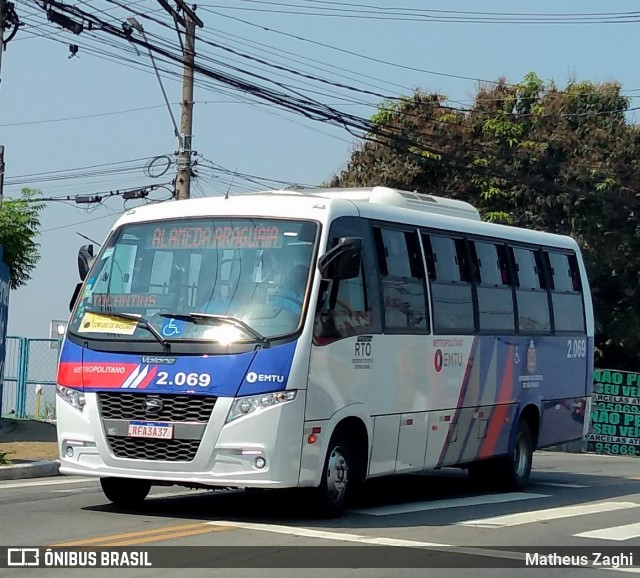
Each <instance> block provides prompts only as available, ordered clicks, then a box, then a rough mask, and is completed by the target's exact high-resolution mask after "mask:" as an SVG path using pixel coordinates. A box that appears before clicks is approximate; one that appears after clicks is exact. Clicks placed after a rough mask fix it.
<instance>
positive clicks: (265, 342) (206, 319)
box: [160, 313, 271, 349]
mask: <svg viewBox="0 0 640 578" xmlns="http://www.w3.org/2000/svg"><path fill="white" fill-rule="evenodd" d="M160 317H168V318H169V319H178V320H180V321H190V322H191V323H195V324H196V325H197V324H198V323H211V322H215V321H222V322H223V323H228V324H229V325H233V326H234V327H238V328H239V329H242V331H244V332H245V333H246V334H247V335H251V337H253V338H254V339H255V340H256V341H257V342H258V343H259V344H260V345H261V347H262V348H263V349H268V348H269V347H271V344H270V343H269V339H268V338H267V337H265V336H264V335H262V334H261V333H258V332H257V331H256V330H255V329H254V328H253V327H251V326H250V325H247V324H246V323H245V322H244V321H240V319H238V318H237V317H233V316H231V315H217V314H215V313H160Z"/></svg>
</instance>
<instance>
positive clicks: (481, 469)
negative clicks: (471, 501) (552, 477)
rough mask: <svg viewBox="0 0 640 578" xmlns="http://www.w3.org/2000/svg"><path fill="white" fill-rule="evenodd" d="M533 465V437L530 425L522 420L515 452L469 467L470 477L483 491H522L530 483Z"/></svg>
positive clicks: (514, 447)
mask: <svg viewBox="0 0 640 578" xmlns="http://www.w3.org/2000/svg"><path fill="white" fill-rule="evenodd" d="M532 463H533V435H532V434H531V427H530V426H529V424H528V423H527V422H526V421H524V420H521V421H520V423H519V424H518V430H517V431H516V438H515V440H514V444H513V451H512V452H511V453H510V454H509V455H506V456H501V457H499V458H492V459H488V460H483V461H480V462H476V463H473V464H470V465H469V477H470V478H471V480H472V482H473V483H474V484H475V485H477V486H479V487H480V488H482V489H500V490H511V491H520V490H523V489H524V488H525V487H526V486H527V484H528V483H529V476H530V474H531V465H532Z"/></svg>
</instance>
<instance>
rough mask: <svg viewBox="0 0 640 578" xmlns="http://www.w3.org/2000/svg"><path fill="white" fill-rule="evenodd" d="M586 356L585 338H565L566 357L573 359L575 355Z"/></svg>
mask: <svg viewBox="0 0 640 578" xmlns="http://www.w3.org/2000/svg"><path fill="white" fill-rule="evenodd" d="M586 356H587V340H586V339H573V340H571V339H568V340H567V359H575V358H577V357H586Z"/></svg>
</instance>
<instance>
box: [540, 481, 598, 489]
mask: <svg viewBox="0 0 640 578" xmlns="http://www.w3.org/2000/svg"><path fill="white" fill-rule="evenodd" d="M531 485H532V486H549V487H551V488H574V489H576V490H578V489H580V488H588V487H589V486H585V485H583V484H562V483H560V482H531Z"/></svg>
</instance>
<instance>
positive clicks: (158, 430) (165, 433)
mask: <svg viewBox="0 0 640 578" xmlns="http://www.w3.org/2000/svg"><path fill="white" fill-rule="evenodd" d="M129 437H133V438H159V439H167V440H168V439H171V438H172V437H173V424H171V423H163V422H158V421H130V422H129Z"/></svg>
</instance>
